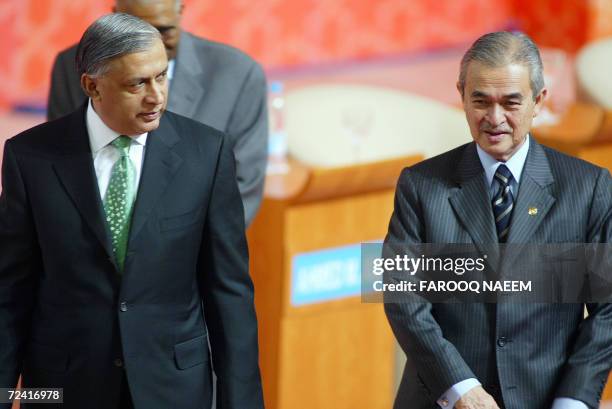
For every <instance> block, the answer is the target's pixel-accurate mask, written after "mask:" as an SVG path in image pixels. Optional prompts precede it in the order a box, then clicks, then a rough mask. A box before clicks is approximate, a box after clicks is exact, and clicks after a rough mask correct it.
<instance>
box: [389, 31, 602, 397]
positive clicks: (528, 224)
mask: <svg viewBox="0 0 612 409" xmlns="http://www.w3.org/2000/svg"><path fill="white" fill-rule="evenodd" d="M457 88H458V90H459V93H460V95H461V98H462V101H463V107H464V110H465V114H466V118H467V122H468V124H469V127H470V131H471V133H472V136H473V138H474V142H472V143H469V144H466V145H463V146H460V147H458V148H456V149H453V150H451V151H449V152H447V153H444V154H442V155H440V156H437V157H435V158H431V159H429V160H427V161H424V162H422V163H420V164H418V165H415V166H413V167H411V168H408V169H405V170H404V171H403V172H402V175H401V176H400V179H399V182H398V185H397V190H396V198H395V210H394V213H393V216H392V218H391V222H390V224H389V231H388V235H387V238H386V242H387V243H403V244H418V243H470V244H471V243H474V244H476V245H487V244H491V243H498V242H499V243H508V244H509V245H512V244H516V243H530V244H533V245H535V244H545V243H609V242H610V239H611V238H612V181H611V179H610V174H609V172H608V171H607V170H604V169H601V168H598V167H596V166H594V165H591V164H589V163H586V162H583V161H580V160H578V159H576V158H572V157H569V156H566V155H563V154H561V153H559V152H556V151H554V150H552V149H549V148H547V147H544V146H542V145H539V144H538V143H537V142H536V141H535V140H534V139H533V138H531V137H530V136H529V129H530V127H531V121H532V119H533V118H534V117H535V116H536V115H537V114H538V112H539V110H540V108H541V106H542V103H543V100H544V97H545V95H546V89H545V88H544V81H543V78H542V62H541V59H540V55H539V52H538V49H537V47H536V46H535V44H534V43H533V42H532V41H531V40H530V39H529V38H528V37H527V36H525V35H521V34H513V33H507V32H498V33H491V34H487V35H485V36H483V37H481V38H480V39H478V40H477V41H476V42H475V43H474V44H473V45H472V47H471V48H470V49H469V50H468V51H467V53H466V54H465V56H464V58H463V61H462V63H461V73H460V76H459V82H458V84H457ZM587 308H588V310H589V317H588V318H587V319H584V316H583V310H584V305H583V304H580V303H575V304H537V303H532V304H518V303H501V304H497V305H495V304H488V305H487V304H479V303H465V304H431V303H425V302H423V303H417V304H411V303H388V304H386V305H385V310H386V313H387V317H388V319H389V322H390V323H391V327H392V328H393V331H394V333H395V336H396V338H397V339H398V341H399V344H400V345H401V347H402V348H403V350H404V351H405V352H406V356H407V358H408V361H407V364H406V367H405V370H404V375H403V379H402V382H401V385H400V388H399V391H398V393H397V398H396V402H395V408H396V409H404V408H406V409H408V408H410V409H431V408H434V407H436V406H439V407H441V408H446V407H448V408H451V407H455V408H457V409H479V408H485V409H496V408H505V409H550V408H551V407H553V408H555V409H561V408H563V409H570V408H572V409H573V408H576V409H584V408H586V407H589V408H596V407H597V406H598V401H599V399H600V397H601V392H602V390H603V387H604V385H605V382H606V379H607V376H608V372H609V370H610V366H611V365H612V306H611V305H609V304H606V303H599V304H596V303H592V304H587Z"/></svg>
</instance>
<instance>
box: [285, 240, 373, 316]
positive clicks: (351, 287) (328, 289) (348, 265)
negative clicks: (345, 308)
mask: <svg viewBox="0 0 612 409" xmlns="http://www.w3.org/2000/svg"><path fill="white" fill-rule="evenodd" d="M291 277H292V280H291V304H292V305H294V306H299V305H305V304H313V303H317V302H323V301H330V300H336V299H339V298H345V297H352V296H356V295H359V294H360V292H361V244H354V245H350V246H344V247H335V248H330V249H325V250H318V251H313V252H309V253H301V254H297V255H295V256H293V260H292V269H291Z"/></svg>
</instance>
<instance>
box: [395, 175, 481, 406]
mask: <svg viewBox="0 0 612 409" xmlns="http://www.w3.org/2000/svg"><path fill="white" fill-rule="evenodd" d="M411 177H414V175H412V174H411V173H410V170H404V171H403V172H402V174H401V176H400V178H399V181H398V185H397V188H396V191H395V207H394V211H393V216H392V217H391V222H390V224H389V232H388V234H387V237H386V239H385V244H387V243H398V244H399V243H402V244H415V243H422V242H423V236H424V226H423V224H422V223H421V216H420V212H421V211H420V203H419V200H418V196H417V193H416V191H415V189H414V186H413V184H412V181H411ZM385 312H386V314H387V318H388V320H389V323H390V324H391V328H392V330H393V333H394V334H395V337H396V338H397V340H398V342H399V344H400V346H401V347H402V349H403V350H404V352H405V353H406V355H407V356H408V359H410V360H412V361H413V363H414V365H415V366H416V368H417V371H418V373H419V376H420V378H421V381H422V382H423V383H424V384H425V385H426V386H427V388H428V389H429V390H430V391H431V393H432V395H433V397H434V400H435V399H437V398H438V397H439V396H442V394H443V393H444V392H445V391H447V390H448V389H449V388H450V387H451V386H453V385H455V384H456V383H458V382H460V381H462V380H465V379H468V378H476V376H475V375H474V373H473V372H472V370H471V369H470V367H469V366H468V365H467V364H466V363H465V361H464V360H463V358H462V357H461V355H460V354H459V351H457V349H456V348H455V346H454V345H453V344H452V343H450V342H449V341H448V340H447V339H445V338H444V336H443V334H442V331H441V329H440V326H439V325H438V323H437V322H436V320H435V319H434V317H433V316H432V314H431V304H430V303H428V302H425V301H422V302H418V303H385ZM433 404H434V402H433V401H432V405H433Z"/></svg>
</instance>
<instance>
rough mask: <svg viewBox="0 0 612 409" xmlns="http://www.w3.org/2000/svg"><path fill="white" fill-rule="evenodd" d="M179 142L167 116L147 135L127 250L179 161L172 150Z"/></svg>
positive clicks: (176, 168) (180, 160) (178, 157)
mask: <svg viewBox="0 0 612 409" xmlns="http://www.w3.org/2000/svg"><path fill="white" fill-rule="evenodd" d="M179 140H180V138H179V136H178V135H177V133H176V131H175V130H174V128H173V127H172V126H171V125H170V123H169V120H168V113H166V114H164V116H163V117H162V120H161V122H160V125H159V128H158V129H156V130H155V131H153V132H150V133H149V136H148V138H147V146H146V153H145V159H144V163H143V166H142V176H141V178H140V184H139V188H138V194H137V196H136V203H135V204H134V213H133V216H132V226H131V228H130V239H129V243H128V249H129V248H130V247H131V245H132V243H133V241H134V240H135V239H136V237H137V236H138V233H139V232H140V230H141V229H142V227H143V226H144V224H145V222H146V221H147V218H148V217H149V215H150V213H151V211H152V209H153V208H154V207H155V205H156V204H157V202H158V201H159V198H160V197H161V195H162V194H163V193H164V191H165V190H166V188H167V187H168V184H169V183H170V182H171V181H172V179H173V177H174V175H175V173H176V171H177V170H178V169H179V167H180V166H181V164H182V162H183V160H182V159H181V157H180V156H179V155H178V154H177V153H176V152H174V151H173V150H172V147H173V146H174V145H175V144H176V143H178V142H179Z"/></svg>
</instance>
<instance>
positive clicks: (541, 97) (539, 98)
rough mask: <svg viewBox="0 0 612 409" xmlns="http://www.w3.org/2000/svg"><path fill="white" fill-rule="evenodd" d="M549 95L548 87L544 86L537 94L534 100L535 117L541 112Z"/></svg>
mask: <svg viewBox="0 0 612 409" xmlns="http://www.w3.org/2000/svg"><path fill="white" fill-rule="evenodd" d="M547 97H548V90H547V89H546V88H542V90H541V91H540V93H539V94H538V95H536V97H535V101H534V102H535V106H534V107H533V117H534V118H535V117H536V116H537V115H538V114H539V113H540V110H541V109H542V106H543V105H544V101H546V98H547Z"/></svg>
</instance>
